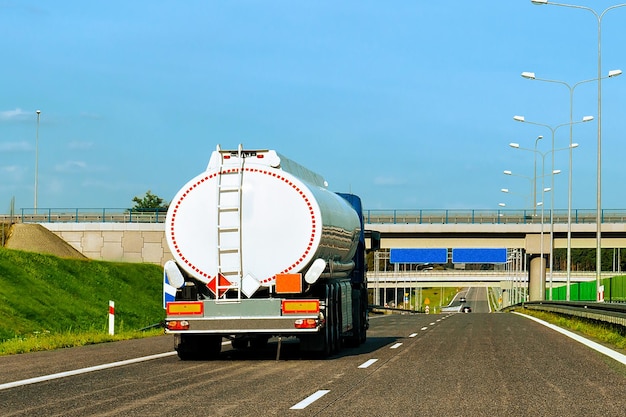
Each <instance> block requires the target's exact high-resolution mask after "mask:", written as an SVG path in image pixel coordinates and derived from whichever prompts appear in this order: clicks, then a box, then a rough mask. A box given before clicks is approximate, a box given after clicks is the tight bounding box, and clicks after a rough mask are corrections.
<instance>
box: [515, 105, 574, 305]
mask: <svg viewBox="0 0 626 417" xmlns="http://www.w3.org/2000/svg"><path fill="white" fill-rule="evenodd" d="M515 118H516V120H518V121H524V118H523V117H522V116H515ZM529 123H530V122H529ZM555 130H556V129H555ZM509 146H510V147H512V148H515V149H521V150H524V151H529V152H534V153H535V154H538V155H540V156H541V173H542V175H541V189H542V192H541V202H539V203H537V204H536V205H537V206H539V205H540V206H541V233H540V238H541V242H540V253H541V288H542V289H543V291H545V282H544V280H543V276H544V273H545V268H544V266H543V229H544V204H543V194H544V193H546V192H548V191H552V190H553V189H554V188H553V187H547V188H546V187H544V177H545V176H546V175H545V174H544V172H545V171H544V167H545V159H546V155H548V154H552V156H553V161H554V153H555V152H558V151H564V150H568V149H571V148H577V147H578V144H577V143H573V144H572V145H571V146H568V147H567V148H559V149H554V146H553V147H552V149H550V150H549V151H546V152H539V151H537V150H536V149H531V148H523V147H521V146H520V145H519V143H509ZM560 173H561V170H559V169H553V170H552V172H551V174H550V175H551V177H552V178H551V180H552V184H554V176H555V175H557V174H560ZM553 196H554V192H553V193H552V194H551V200H552V205H553V207H552V208H551V209H550V299H552V258H553V252H552V250H553V246H554V245H553V240H554V237H553V234H554V229H553V227H554V218H553V215H552V213H553V211H554V197H553ZM541 299H542V300H543V299H544V294H543V293H542V294H541Z"/></svg>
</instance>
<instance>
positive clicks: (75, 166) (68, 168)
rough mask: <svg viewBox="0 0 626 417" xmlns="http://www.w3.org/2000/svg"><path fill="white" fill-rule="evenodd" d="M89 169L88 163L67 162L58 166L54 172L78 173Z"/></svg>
mask: <svg viewBox="0 0 626 417" xmlns="http://www.w3.org/2000/svg"><path fill="white" fill-rule="evenodd" d="M85 169H87V163H85V162H83V161H65V162H64V163H62V164H57V165H55V167H54V170H55V171H57V172H78V171H83V170H85Z"/></svg>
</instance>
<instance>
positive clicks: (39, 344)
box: [0, 248, 164, 355]
mask: <svg viewBox="0 0 626 417" xmlns="http://www.w3.org/2000/svg"><path fill="white" fill-rule="evenodd" d="M162 274H163V272H162V269H161V267H159V266H158V265H153V264H136V263H116V262H101V261H93V260H75V259H63V258H58V257H56V256H52V255H44V254H39V253H34V252H24V251H19V250H11V249H5V248H0V355H6V354H12V353H23V352H32V351H37V350H49V349H55V348H61V347H69V346H79V345H84V344H91V343H99V342H105V341H111V340H120V339H128V338H132V337H139V336H141V335H143V332H140V331H139V329H142V328H145V327H148V326H151V325H154V324H157V323H159V322H160V321H161V320H163V317H164V312H163V308H162V304H161V299H162V295H161V291H162V283H161V281H162ZM109 300H112V301H114V302H115V333H116V335H115V336H109V335H108V313H109ZM155 333H162V330H160V331H159V330H155V331H153V332H148V334H152V335H154V334H155Z"/></svg>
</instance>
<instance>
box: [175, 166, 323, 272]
mask: <svg viewBox="0 0 626 417" xmlns="http://www.w3.org/2000/svg"><path fill="white" fill-rule="evenodd" d="M244 171H248V172H256V173H261V174H265V175H269V176H271V177H274V178H277V179H279V180H281V181H283V182H284V183H286V184H287V185H289V186H290V187H291V188H293V189H294V190H296V192H298V194H300V197H302V199H303V200H304V202H305V203H306V205H307V208H308V210H309V214H310V215H311V236H310V237H309V243H308V245H307V247H306V249H305V250H304V252H303V253H302V255H301V256H300V258H299V259H298V260H297V261H296V262H294V263H293V264H292V265H290V266H289V267H287V268H285V269H284V270H283V271H281V273H282V274H286V273H289V272H290V271H292V270H294V269H295V268H296V267H297V266H298V265H300V264H301V263H302V262H303V261H304V259H305V258H306V257H307V256H308V255H309V253H310V252H311V250H312V248H313V242H314V241H315V234H316V232H317V221H316V218H315V211H314V210H313V205H312V204H311V201H309V198H308V197H307V196H306V194H305V193H304V191H302V190H301V189H300V187H298V186H297V185H296V184H295V183H293V182H292V181H290V180H288V179H287V178H285V177H283V176H282V175H280V174H277V173H276V172H272V171H268V170H265V169H258V168H244ZM237 172H239V168H231V169H227V170H224V171H221V172H218V173H213V174H211V175H207V176H205V177H202V178H200V179H199V180H198V181H196V182H195V183H194V184H192V185H190V186H189V188H187V189H186V190H185V192H184V193H183V194H182V195H181V197H180V199H179V200H178V201H177V202H176V204H175V205H174V208H173V210H172V212H171V213H172V214H171V218H172V220H171V222H170V230H169V232H170V237H171V240H172V245H173V246H174V251H175V252H176V254H177V255H178V257H179V258H180V260H181V261H183V262H184V263H185V264H186V265H187V266H189V268H191V269H192V270H193V271H194V272H196V273H197V274H198V275H200V276H203V277H205V278H207V279H209V280H210V279H211V278H214V277H212V276H211V275H209V274H207V273H206V272H204V271H202V270H201V269H200V268H198V267H197V266H196V265H194V264H193V263H191V262H190V261H189V260H188V259H187V258H186V257H185V255H183V252H182V251H181V249H180V247H179V245H178V242H177V240H176V235H175V231H174V223H175V222H176V216H177V214H178V209H179V208H180V205H181V203H182V201H183V200H184V199H185V198H186V197H187V196H188V195H189V194H190V193H191V191H193V190H194V189H196V188H197V187H198V186H200V185H202V184H203V183H204V182H205V181H208V180H210V179H213V178H214V177H216V176H218V175H221V174H234V173H237ZM275 278H276V276H275V275H274V276H271V277H269V278H265V279H263V280H262V281H261V283H263V284H266V283H269V282H271V281H273V280H274V279H275Z"/></svg>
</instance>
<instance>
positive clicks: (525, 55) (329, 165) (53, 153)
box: [0, 0, 626, 212]
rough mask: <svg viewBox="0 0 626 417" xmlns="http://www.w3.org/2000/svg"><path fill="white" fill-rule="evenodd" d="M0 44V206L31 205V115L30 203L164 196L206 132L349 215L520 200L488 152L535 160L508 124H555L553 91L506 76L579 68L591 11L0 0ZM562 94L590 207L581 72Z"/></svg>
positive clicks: (605, 159)
mask: <svg viewBox="0 0 626 417" xmlns="http://www.w3.org/2000/svg"><path fill="white" fill-rule="evenodd" d="M579 4H580V5H585V6H588V7H593V8H594V9H595V10H597V11H598V12H601V11H602V10H604V9H605V8H606V7H609V6H611V5H613V4H615V3H613V2H608V1H584V0H580V3H579ZM625 27H626V7H624V8H620V9H615V10H611V11H610V12H608V13H607V14H606V15H605V17H604V18H603V21H602V72H603V74H605V73H608V71H609V70H611V69H623V70H624V71H626V42H625V41H626V30H625V29H624V28H625ZM0 50H1V51H2V57H3V59H2V65H1V66H0V80H1V81H0V212H8V209H9V207H10V201H11V199H12V197H15V207H16V209H18V210H19V209H21V208H32V207H33V204H34V201H33V200H34V178H35V160H36V158H35V148H36V146H35V142H36V132H37V124H36V114H35V111H36V110H37V109H40V110H41V119H40V124H39V158H38V172H39V174H38V207H39V208H77V207H79V208H125V207H130V206H132V198H133V197H134V196H143V195H144V193H145V192H146V191H147V190H151V191H152V192H153V193H155V194H157V195H158V196H160V197H162V198H164V199H165V200H166V201H169V200H171V198H172V197H173V196H174V194H175V193H176V192H177V190H178V189H179V188H180V187H181V186H183V185H184V184H185V183H186V182H187V180H189V179H191V178H192V177H194V176H195V175H197V174H198V173H200V172H201V171H202V170H204V168H205V167H206V164H207V162H208V159H209V156H210V153H211V151H212V150H213V149H215V146H216V145H217V144H221V146H222V147H223V148H236V147H237V145H238V144H239V143H242V144H243V145H244V147H245V148H250V149H252V148H269V149H276V150H277V151H278V152H280V153H282V154H284V155H286V156H287V157H289V158H291V159H293V160H295V161H297V162H299V163H300V164H302V165H304V166H306V167H308V168H310V169H312V170H314V171H316V172H318V173H319V174H321V175H323V176H324V177H325V178H326V180H327V181H328V183H329V184H330V188H331V189H332V190H334V191H341V192H353V193H355V194H358V195H360V196H361V197H362V199H363V204H364V207H365V208H366V209H498V208H499V207H498V203H500V202H504V203H506V205H507V208H513V209H522V208H530V207H532V205H533V202H532V198H531V194H532V187H531V184H532V178H534V177H535V173H534V169H533V166H534V158H535V156H537V155H538V154H535V153H534V152H529V151H522V150H515V149H512V148H510V147H509V146H508V144H509V143H510V142H517V143H520V144H521V146H523V147H527V148H534V146H535V139H536V137H537V136H538V135H543V136H544V139H542V140H541V141H539V142H538V143H537V150H538V152H541V153H546V152H548V153H547V154H546V157H545V162H546V167H545V172H550V168H551V165H550V164H551V153H550V149H551V138H552V135H551V132H550V130H549V129H548V128H546V127H542V126H536V125H531V124H528V123H526V124H522V123H519V122H515V121H514V120H513V116H514V115H523V116H524V117H525V118H526V120H527V121H534V122H536V123H541V124H546V125H550V126H557V125H560V124H563V123H568V122H569V90H568V89H567V88H566V87H565V86H563V85H560V84H557V83H547V82H541V81H536V80H535V81H531V80H526V79H524V78H522V77H521V76H520V74H521V72H522V71H532V72H535V73H536V75H537V77H539V78H546V79H553V80H561V81H564V82H567V83H569V84H570V85H573V84H575V83H577V82H579V81H582V80H588V79H595V78H596V77H597V20H596V18H595V17H594V16H593V15H592V14H591V13H589V12H587V11H584V10H575V9H569V8H564V7H557V6H550V5H547V6H535V5H532V4H531V2H530V0H506V1H502V0H479V1H466V0H450V1H446V2H433V1H431V2H425V1H417V0H412V1H408V0H407V1H402V0H394V1H389V2H382V1H373V0H372V1H368V0H358V1H356V0H344V1H339V2H338V1H330V0H316V1H290V0H283V1H277V0H264V1H238V0H229V1H207V0H203V1H200V0H198V1H195V0H186V1H162V0H153V1H150V2H148V1H139V0H136V1H116V0H112V1H108V2H85V1H58V2H43V1H29V0H19V1H18V0H0ZM602 87H603V88H602V97H603V101H602V143H603V146H602V168H603V169H602V184H603V187H602V206H603V208H606V209H625V208H626V192H624V190H623V187H622V186H623V183H624V181H623V179H624V173H623V169H622V168H623V166H624V160H625V159H626V149H625V148H626V141H625V140H624V134H623V132H624V131H625V130H626V117H624V116H625V115H626V111H625V107H624V106H625V104H626V75H623V76H621V77H616V78H611V79H608V80H604V81H603V83H602ZM574 91H575V94H574V100H573V102H574V111H573V114H574V116H573V118H574V120H579V119H582V117H583V116H586V115H592V116H594V117H595V118H596V120H594V121H592V122H589V123H585V124H580V125H575V126H574V130H573V132H574V133H573V135H574V142H576V143H579V144H580V146H579V147H578V148H577V149H575V150H574V153H573V171H572V173H573V193H572V195H573V207H574V208H578V209H595V207H596V181H597V175H596V172H597V130H598V129H597V83H596V82H590V83H585V84H581V85H580V86H578V87H577V88H576V89H575V90H574ZM568 144H569V129H568V127H567V126H564V127H561V128H559V129H557V130H556V134H555V148H557V149H558V148H563V147H566V146H567V145H568ZM568 155H569V154H568V152H567V151H565V152H563V151H558V152H555V153H554V156H555V168H556V169H561V170H562V173H561V174H560V175H558V176H556V177H555V187H554V188H555V189H554V197H555V208H557V209H558V208H567V189H568V182H567V173H568V165H569V162H568V161H569V158H568ZM540 160H541V157H539V161H540ZM540 165H541V163H540V162H539V166H540ZM504 170H511V171H512V172H514V173H515V174H517V175H519V176H505V175H504V174H503V171H504ZM537 176H541V171H539V172H538V173H537ZM546 181H548V179H546ZM501 188H508V189H509V190H510V191H511V193H510V194H508V195H507V194H503V193H502V192H500V189H501Z"/></svg>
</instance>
